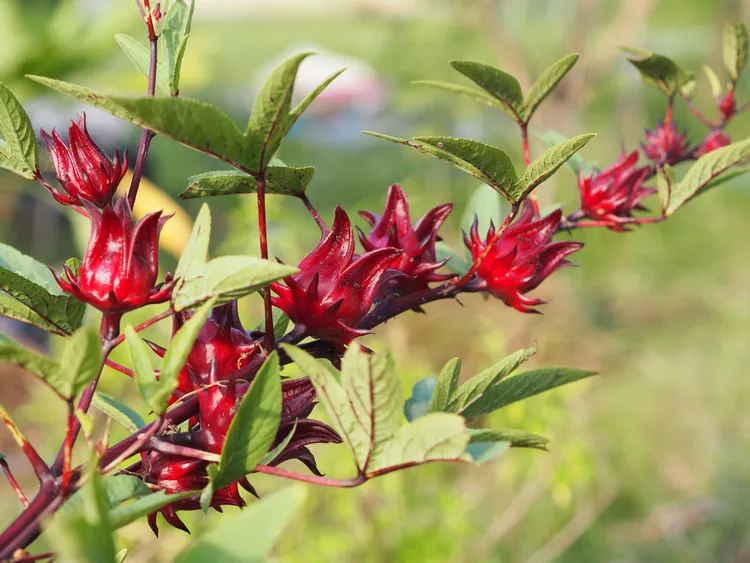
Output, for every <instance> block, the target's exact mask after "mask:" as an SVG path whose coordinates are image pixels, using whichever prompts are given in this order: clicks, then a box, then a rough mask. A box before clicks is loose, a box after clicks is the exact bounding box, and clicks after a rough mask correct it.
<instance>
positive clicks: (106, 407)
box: [91, 391, 146, 434]
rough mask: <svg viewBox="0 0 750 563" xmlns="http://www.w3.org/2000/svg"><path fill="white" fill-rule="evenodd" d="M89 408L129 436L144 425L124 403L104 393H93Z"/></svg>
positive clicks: (136, 414)
mask: <svg viewBox="0 0 750 563" xmlns="http://www.w3.org/2000/svg"><path fill="white" fill-rule="evenodd" d="M91 406H93V407H94V408H95V409H97V410H98V411H101V412H103V413H104V414H106V415H107V416H108V417H110V418H111V419H112V420H114V421H115V422H117V423H119V424H120V426H122V427H123V428H124V429H125V430H127V431H128V432H130V433H131V434H135V433H136V432H138V430H140V429H141V428H143V427H144V426H145V425H146V423H145V422H144V420H143V418H142V417H141V415H139V414H138V413H137V412H135V411H134V410H133V409H131V408H130V407H129V406H127V405H126V404H125V403H122V402H120V401H118V400H117V399H115V398H114V397H111V396H110V395H107V394H106V393H102V392H100V391H97V392H96V393H94V398H93V399H92V401H91Z"/></svg>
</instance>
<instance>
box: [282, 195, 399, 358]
mask: <svg viewBox="0 0 750 563" xmlns="http://www.w3.org/2000/svg"><path fill="white" fill-rule="evenodd" d="M354 246H355V241H354V234H353V232H352V224H351V221H350V220H349V217H348V215H347V214H346V212H345V211H344V210H343V209H342V208H341V207H338V208H336V217H335V218H334V221H333V226H332V227H331V230H330V231H323V234H322V239H321V241H320V244H318V246H317V247H315V249H314V250H313V251H312V252H311V253H310V254H308V255H307V257H305V258H304V259H303V260H302V262H300V264H299V266H298V268H299V270H300V271H299V273H298V274H295V275H294V276H289V277H287V278H284V284H282V283H278V282H277V283H273V284H271V290H272V291H274V293H276V296H275V297H274V298H273V305H274V306H276V307H278V308H279V309H281V310H282V311H284V313H286V314H287V316H288V317H289V318H290V319H291V320H292V322H294V324H295V326H296V327H304V328H305V329H306V330H307V333H308V334H309V335H311V336H314V337H317V338H320V339H322V340H326V341H328V342H331V343H334V344H338V345H346V344H348V343H349V342H351V341H352V340H353V339H354V338H356V337H358V336H362V335H363V334H367V331H364V330H359V329H357V328H356V326H357V324H358V323H359V321H360V320H362V318H363V317H364V316H365V315H366V314H367V312H368V311H369V310H370V307H371V306H372V304H373V301H374V300H375V297H376V296H377V294H378V291H379V290H380V287H381V282H382V281H383V278H384V276H385V274H386V271H387V270H388V268H389V267H390V266H391V264H392V263H393V261H394V260H396V259H397V258H398V257H399V256H401V254H402V251H401V250H398V249H396V248H378V249H376V250H371V251H370V252H365V253H364V254H362V255H360V256H356V257H355V255H354Z"/></svg>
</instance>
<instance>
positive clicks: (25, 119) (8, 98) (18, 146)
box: [0, 82, 39, 180]
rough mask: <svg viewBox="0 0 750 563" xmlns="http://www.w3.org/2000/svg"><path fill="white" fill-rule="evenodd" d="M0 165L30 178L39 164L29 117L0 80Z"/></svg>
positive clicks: (37, 150)
mask: <svg viewBox="0 0 750 563" xmlns="http://www.w3.org/2000/svg"><path fill="white" fill-rule="evenodd" d="M0 133H2V136H3V138H4V139H5V142H4V143H3V145H2V146H0V167H2V168H6V169H8V170H10V171H11V172H15V173H16V174H19V175H21V176H23V177H24V178H28V179H29V180H33V179H34V177H35V175H36V171H37V169H38V164H39V147H38V146H37V142H36V134H35V133H34V127H33V126H32V125H31V120H30V119H29V116H28V115H27V113H26V111H25V110H24V109H23V106H22V105H21V102H19V101H18V99H17V98H16V97H15V96H14V95H13V92H11V91H10V90H9V89H8V87H7V86H5V84H3V83H1V82H0Z"/></svg>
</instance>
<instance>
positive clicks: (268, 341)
mask: <svg viewBox="0 0 750 563" xmlns="http://www.w3.org/2000/svg"><path fill="white" fill-rule="evenodd" d="M255 183H256V186H257V189H258V231H259V238H260V257H261V258H263V259H264V260H268V226H267V224H266V178H265V174H263V173H262V172H261V174H259V175H258V177H257V178H256V179H255ZM263 305H264V313H265V318H266V334H265V337H264V338H263V347H264V348H265V349H266V351H271V350H272V349H273V340H274V339H273V308H272V306H271V292H270V291H269V290H268V289H266V290H265V291H264V292H263Z"/></svg>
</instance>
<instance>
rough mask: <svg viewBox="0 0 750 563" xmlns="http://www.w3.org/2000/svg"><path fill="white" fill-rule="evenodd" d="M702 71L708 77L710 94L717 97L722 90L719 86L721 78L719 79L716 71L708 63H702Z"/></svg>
mask: <svg viewBox="0 0 750 563" xmlns="http://www.w3.org/2000/svg"><path fill="white" fill-rule="evenodd" d="M703 72H705V73H706V78H708V82H709V84H710V85H711V95H712V96H713V97H714V98H717V99H718V98H719V96H721V93H722V91H723V90H724V88H722V86H721V80H719V77H718V76H716V73H715V72H714V71H713V69H712V68H711V67H710V66H708V65H703Z"/></svg>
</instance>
